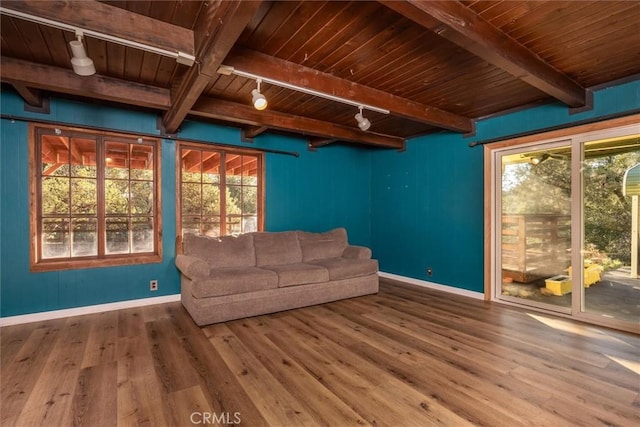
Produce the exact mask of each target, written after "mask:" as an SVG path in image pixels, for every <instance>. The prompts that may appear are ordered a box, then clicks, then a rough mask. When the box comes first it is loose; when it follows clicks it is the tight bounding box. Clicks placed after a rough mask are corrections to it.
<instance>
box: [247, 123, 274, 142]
mask: <svg viewBox="0 0 640 427" xmlns="http://www.w3.org/2000/svg"><path fill="white" fill-rule="evenodd" d="M268 130H269V128H268V127H267V126H247V127H244V128H242V129H241V131H240V139H241V140H242V141H243V142H253V138H255V137H256V136H258V135H260V134H262V133H264V132H266V131H268Z"/></svg>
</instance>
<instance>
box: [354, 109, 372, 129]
mask: <svg viewBox="0 0 640 427" xmlns="http://www.w3.org/2000/svg"><path fill="white" fill-rule="evenodd" d="M358 108H359V109H360V111H359V112H358V114H356V121H357V122H358V127H359V128H360V129H361V130H363V131H367V130H369V128H370V127H371V122H370V121H369V119H367V118H366V117H364V116H363V115H362V106H358Z"/></svg>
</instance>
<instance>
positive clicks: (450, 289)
mask: <svg viewBox="0 0 640 427" xmlns="http://www.w3.org/2000/svg"><path fill="white" fill-rule="evenodd" d="M378 276H380V277H384V278H386V279H391V280H396V281H398V282H405V283H409V284H411V285H416V286H422V287H423V288H429V289H435V290H437V291H443V292H449V293H450V294H456V295H462V296H465V297H470V298H476V299H482V300H483V299H484V294H483V293H482V292H475V291H469V290H467V289H460V288H456V287H453V286H447V285H441V284H439V283H432V282H427V281H425V280H420V279H414V278H413V277H406V276H399V275H397V274H392V273H385V272H383V271H380V272H378Z"/></svg>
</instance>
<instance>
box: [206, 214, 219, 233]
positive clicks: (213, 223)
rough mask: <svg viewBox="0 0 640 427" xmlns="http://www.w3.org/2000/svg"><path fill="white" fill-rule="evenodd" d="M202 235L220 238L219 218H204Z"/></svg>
mask: <svg viewBox="0 0 640 427" xmlns="http://www.w3.org/2000/svg"><path fill="white" fill-rule="evenodd" d="M202 234H204V235H205V236H209V237H218V236H220V217H219V216H218V217H206V218H204V223H203V224H202Z"/></svg>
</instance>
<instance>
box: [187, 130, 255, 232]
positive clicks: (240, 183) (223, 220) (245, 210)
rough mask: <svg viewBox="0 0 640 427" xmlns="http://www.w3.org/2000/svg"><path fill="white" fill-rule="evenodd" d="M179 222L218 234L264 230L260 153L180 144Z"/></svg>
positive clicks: (201, 230)
mask: <svg viewBox="0 0 640 427" xmlns="http://www.w3.org/2000/svg"><path fill="white" fill-rule="evenodd" d="M176 153H177V163H176V170H177V171H179V172H180V173H179V174H177V180H178V182H177V188H178V193H179V194H178V197H177V220H178V221H177V222H178V233H177V235H178V236H179V238H181V237H182V236H184V234H186V233H194V234H202V235H206V236H212V237H218V236H225V235H238V234H242V233H249V232H252V231H259V230H262V229H263V206H264V196H263V194H264V191H263V183H264V179H263V154H262V153H261V152H258V151H253V150H242V149H238V150H233V149H226V148H225V149H222V148H217V147H215V146H211V145H206V144H194V143H184V142H183V143H179V144H178V148H177V150H176Z"/></svg>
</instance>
